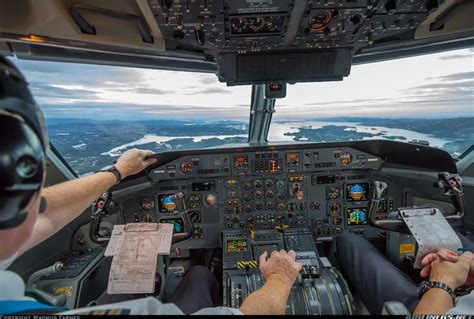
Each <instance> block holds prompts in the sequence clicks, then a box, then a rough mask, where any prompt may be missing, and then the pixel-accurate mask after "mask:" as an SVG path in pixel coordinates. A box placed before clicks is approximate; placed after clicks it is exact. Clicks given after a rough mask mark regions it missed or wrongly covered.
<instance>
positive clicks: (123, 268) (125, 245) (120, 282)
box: [106, 223, 173, 294]
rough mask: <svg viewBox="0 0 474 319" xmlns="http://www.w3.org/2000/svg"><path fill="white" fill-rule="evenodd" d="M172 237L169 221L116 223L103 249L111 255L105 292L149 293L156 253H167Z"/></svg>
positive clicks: (152, 286)
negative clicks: (166, 222) (160, 222)
mask: <svg viewBox="0 0 474 319" xmlns="http://www.w3.org/2000/svg"><path fill="white" fill-rule="evenodd" d="M172 237H173V225H171V224H165V223H163V224H156V223H138V224H127V225H117V226H115V227H114V229H113V231H112V236H111V241H110V242H109V246H108V247H107V250H106V253H108V256H111V255H112V256H113V259H112V265H111V267H110V275H109V284H108V287H107V293H109V294H126V293H134V294H135V293H152V292H153V291H154V290H155V277H156V266H157V258H158V255H169V253H170V248H171V240H172Z"/></svg>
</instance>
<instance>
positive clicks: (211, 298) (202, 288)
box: [96, 265, 222, 314]
mask: <svg viewBox="0 0 474 319" xmlns="http://www.w3.org/2000/svg"><path fill="white" fill-rule="evenodd" d="M145 296H146V295H143V294H123V295H109V294H107V291H105V292H104V293H103V294H102V295H101V296H100V297H99V298H97V300H96V303H97V304H98V305H105V304H110V303H116V302H121V301H127V300H132V299H138V298H143V297H145ZM221 299H222V298H221V293H220V285H219V282H218V281H217V279H216V277H215V276H214V274H213V273H211V272H210V271H209V269H207V268H206V267H204V266H200V265H198V266H193V267H191V268H190V269H189V270H188V271H187V272H186V273H185V274H184V276H183V279H182V280H181V282H180V283H179V284H178V286H177V287H176V289H175V291H174V293H173V295H172V296H171V298H170V300H168V302H170V303H173V304H175V305H176V306H178V307H179V308H180V309H181V311H183V312H184V313H185V314H192V313H194V312H196V311H199V310H201V309H203V308H208V307H217V306H220V305H222V300H221Z"/></svg>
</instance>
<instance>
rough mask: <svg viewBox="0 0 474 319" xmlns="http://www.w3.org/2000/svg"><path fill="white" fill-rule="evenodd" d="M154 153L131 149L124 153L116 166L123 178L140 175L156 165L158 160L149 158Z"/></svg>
mask: <svg viewBox="0 0 474 319" xmlns="http://www.w3.org/2000/svg"><path fill="white" fill-rule="evenodd" d="M153 154H154V153H153V152H152V151H148V150H140V149H136V148H133V149H130V150H128V151H126V152H125V153H123V154H122V155H121V156H120V157H119V159H118V160H117V164H116V165H115V166H116V167H117V169H118V170H119V172H120V174H121V175H122V178H125V177H127V176H131V175H135V174H138V173H140V172H141V171H142V170H144V169H145V168H147V167H148V166H150V165H151V164H154V163H156V158H148V157H149V156H151V155H153Z"/></svg>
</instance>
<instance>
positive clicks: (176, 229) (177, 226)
mask: <svg viewBox="0 0 474 319" xmlns="http://www.w3.org/2000/svg"><path fill="white" fill-rule="evenodd" d="M160 223H167V224H172V225H173V233H174V234H176V233H184V223H183V220H182V219H181V218H171V219H162V220H160Z"/></svg>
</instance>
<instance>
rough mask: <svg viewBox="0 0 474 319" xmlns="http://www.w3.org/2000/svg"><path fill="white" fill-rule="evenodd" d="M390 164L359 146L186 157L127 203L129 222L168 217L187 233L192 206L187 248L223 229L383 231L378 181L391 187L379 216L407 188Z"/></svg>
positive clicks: (321, 236)
mask: <svg viewBox="0 0 474 319" xmlns="http://www.w3.org/2000/svg"><path fill="white" fill-rule="evenodd" d="M382 165H383V160H382V159H381V158H380V157H378V156H374V155H371V154H369V153H365V152H362V151H360V150H357V149H354V148H351V147H337V148H315V149H297V148H295V147H294V146H293V147H291V148H289V149H286V150H281V149H280V150H279V149H274V148H271V147H270V148H268V149H265V150H263V151H261V150H260V151H245V149H241V150H237V151H235V152H232V153H213V154H201V155H186V156H181V157H178V158H175V159H173V160H170V161H168V162H166V163H164V164H162V165H159V166H158V167H155V168H153V169H151V170H150V171H149V172H148V176H147V177H148V179H149V180H150V181H151V182H152V187H151V188H149V189H147V190H145V191H143V192H140V194H137V195H136V196H131V197H128V198H127V199H126V200H125V201H124V202H123V203H122V208H123V209H122V211H123V220H124V221H125V222H156V221H159V222H168V223H172V224H173V225H174V231H175V233H179V232H183V231H184V230H183V227H184V226H183V222H182V219H181V217H180V212H183V211H187V212H188V216H189V218H190V220H191V221H192V223H193V227H194V230H193V233H192V236H191V238H190V239H189V240H186V241H185V242H183V243H180V244H178V245H181V244H183V247H186V248H207V247H216V246H220V244H221V241H220V235H221V233H222V232H223V231H224V232H226V231H234V230H239V231H242V232H245V233H248V234H251V233H252V232H255V231H261V230H275V229H277V230H283V229H289V228H295V227H307V228H309V229H310V230H311V232H312V234H313V236H314V238H315V239H316V240H317V241H327V240H332V239H333V237H334V236H335V235H337V234H340V233H342V232H344V231H351V232H354V233H358V234H361V235H364V236H368V237H372V236H377V235H378V230H376V229H375V228H372V227H370V226H369V225H368V210H369V203H370V199H371V196H372V190H371V187H372V183H371V182H372V181H374V180H379V181H385V182H387V183H388V185H389V187H388V190H387V192H386V194H384V195H385V196H384V198H385V200H384V201H383V202H382V203H381V204H380V206H379V208H378V210H377V213H376V214H377V218H385V216H386V213H387V212H388V211H390V210H391V209H392V208H394V207H399V206H402V205H403V202H402V201H401V199H402V198H403V191H402V189H401V188H399V187H397V186H396V185H394V184H393V183H391V181H390V180H389V179H387V178H385V177H384V176H382V175H381V174H380V168H381V167H382ZM178 193H182V194H183V195H184V196H182V198H181V199H180V198H178V196H176V194H178ZM232 249H245V247H242V245H240V244H239V243H235V245H234V246H233V248H232Z"/></svg>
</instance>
